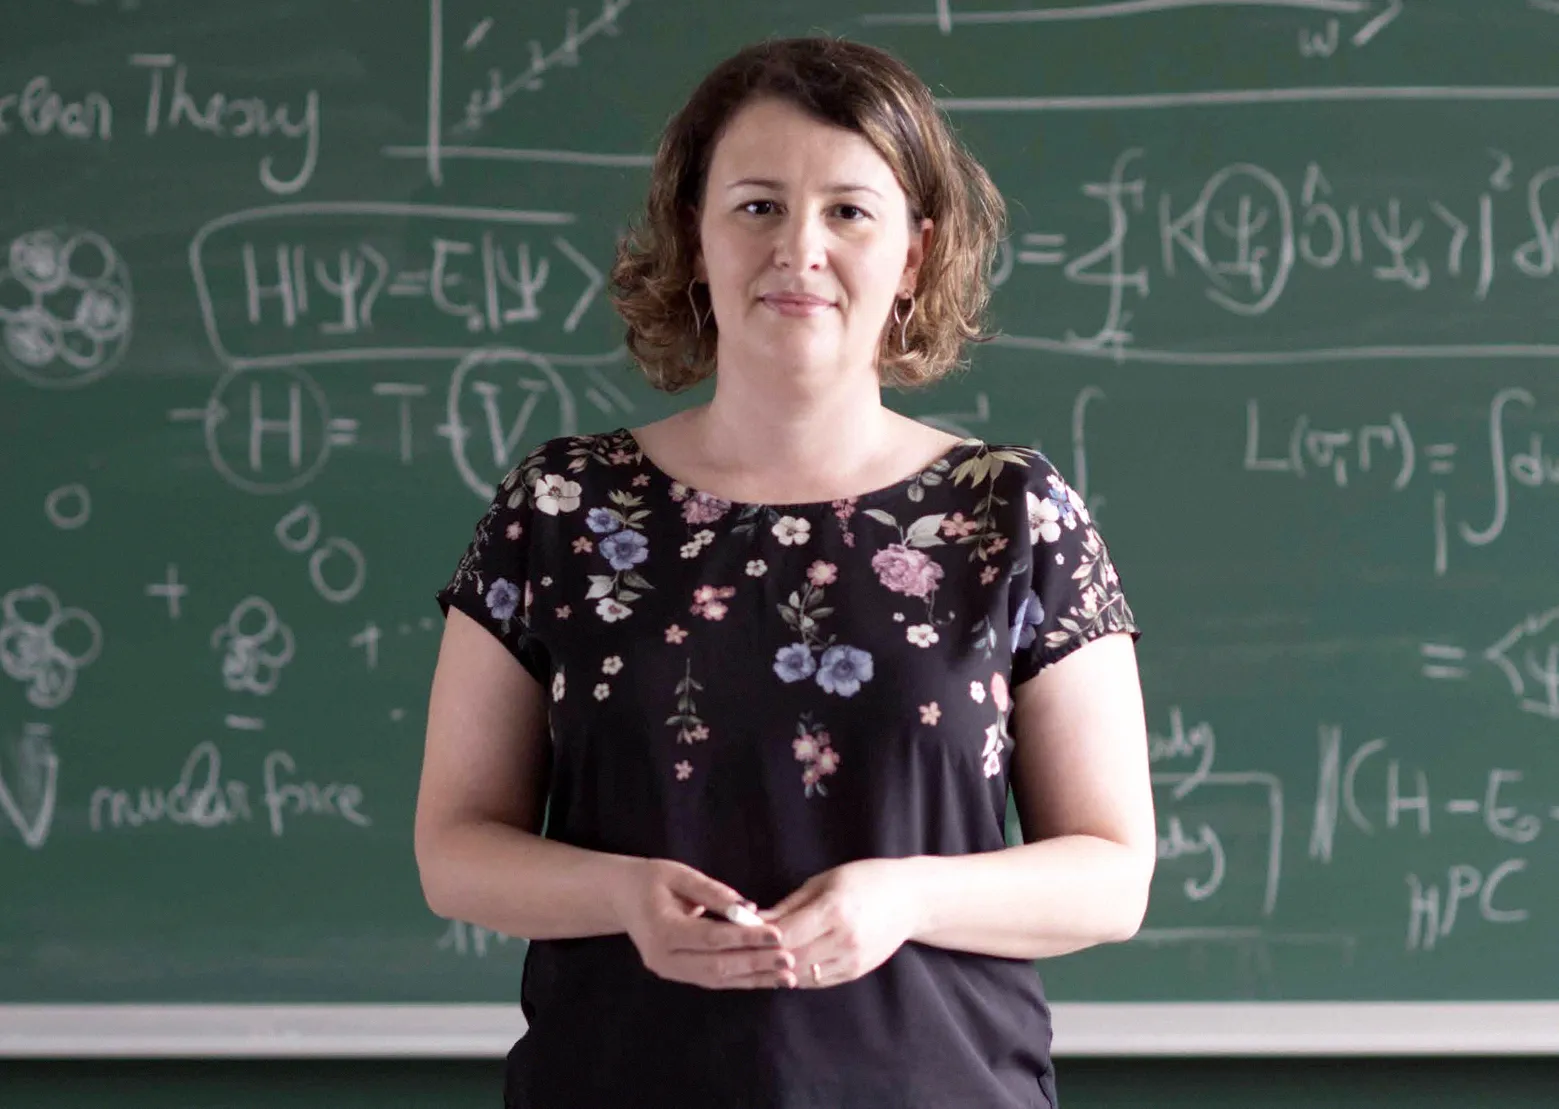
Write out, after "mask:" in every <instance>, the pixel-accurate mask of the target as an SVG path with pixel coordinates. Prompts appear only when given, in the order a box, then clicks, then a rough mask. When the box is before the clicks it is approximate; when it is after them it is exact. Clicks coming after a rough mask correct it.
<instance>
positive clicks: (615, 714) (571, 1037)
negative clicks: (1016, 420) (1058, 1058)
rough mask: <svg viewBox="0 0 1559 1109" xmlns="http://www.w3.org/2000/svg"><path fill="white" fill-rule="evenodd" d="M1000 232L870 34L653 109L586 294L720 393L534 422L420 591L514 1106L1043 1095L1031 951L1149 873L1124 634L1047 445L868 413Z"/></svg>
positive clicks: (437, 716) (426, 825) (909, 373)
mask: <svg viewBox="0 0 1559 1109" xmlns="http://www.w3.org/2000/svg"><path fill="white" fill-rule="evenodd" d="M1002 216H1003V209H1002V205H1001V201H1000V198H999V196H998V194H997V193H996V191H995V189H994V187H993V186H992V184H991V182H990V180H989V178H988V177H987V176H986V174H985V173H984V171H983V170H982V169H981V168H980V167H979V166H978V165H977V164H976V163H975V162H974V160H973V159H972V158H971V157H970V156H969V155H968V154H967V153H966V152H965V151H964V150H963V148H962V147H961V146H960V145H959V144H958V142H957V141H956V140H955V139H954V138H953V137H952V135H951V133H950V131H949V129H948V128H947V126H946V124H945V123H944V121H943V120H942V119H941V118H940V117H939V115H938V113H937V111H936V108H935V105H934V102H933V100H932V97H931V95H930V93H929V92H928V91H927V89H926V88H925V86H924V85H923V84H922V83H921V82H920V81H919V80H918V79H916V78H915V77H914V76H913V74H911V73H910V72H909V71H908V70H907V69H906V68H905V67H904V66H903V65H902V64H901V63H900V62H898V61H896V60H895V59H893V58H892V57H890V56H889V55H886V54H884V53H883V52H881V51H879V50H875V49H872V48H870V47H866V46H860V45H855V44H851V43H847V42H840V41H833V40H828V39H804V40H788V41H776V42H767V43H764V44H762V45H759V46H755V47H752V48H749V49H747V50H744V51H742V52H741V53H739V54H738V55H736V56H735V57H733V58H731V59H730V60H728V61H726V62H725V63H723V64H722V65H720V66H719V67H718V68H716V69H715V70H714V71H713V72H712V73H711V74H710V75H709V76H708V77H707V78H706V79H705V80H704V81H703V83H702V84H701V85H700V86H699V88H698V89H697V90H696V91H695V92H694V94H693V96H692V98H691V100H690V101H689V103H688V104H687V105H686V106H685V107H684V108H683V109H682V111H681V112H680V113H679V114H678V115H677V116H676V117H675V118H674V119H673V120H672V121H671V123H670V124H669V126H668V128H667V131H666V134H665V136H664V138H663V140H662V142H661V145H660V149H659V152H658V154H657V156H656V160H655V165H654V169H653V174H652V182H651V188H650V195H649V204H648V213H647V217H646V219H645V220H644V221H643V224H642V226H641V227H640V228H639V229H638V230H637V231H636V232H635V233H634V234H633V235H632V236H630V237H629V238H628V240H627V241H625V242H624V243H623V245H622V247H621V249H620V251H619V257H618V261H617V265H616V267H615V270H614V273H613V287H614V289H615V297H616V301H615V302H616V305H617V308H618V310H619V312H620V313H621V314H622V316H623V317H624V319H625V320H626V321H627V323H628V344H629V347H630V349H631V350H632V351H633V353H634V354H635V356H636V357H637V358H638V360H639V362H640V364H641V365H642V366H643V368H644V370H645V372H646V373H647V374H648V375H649V377H650V379H651V380H652V381H653V382H654V383H655V384H657V385H658V386H659V387H661V388H664V389H666V390H668V391H673V392H675V391H678V390H681V389H683V388H685V387H687V386H688V385H690V384H692V383H694V382H696V381H698V380H701V379H702V378H704V377H706V376H708V375H711V374H712V375H713V376H714V393H713V399H712V400H711V401H710V402H709V403H708V404H707V405H704V406H701V407H697V408H691V409H688V410H685V411H683V412H680V413H678V414H676V415H674V416H672V417H670V418H668V419H665V420H662V421H659V422H658V423H653V424H650V425H648V426H645V427H642V428H637V429H632V430H630V429H627V428H619V429H617V430H615V431H611V432H607V433H604V434H599V435H581V436H573V437H566V438H559V439H555V440H552V441H550V442H546V443H543V444H541V445H540V446H538V447H537V448H536V449H535V450H533V451H532V452H531V454H530V455H529V456H528V457H527V458H526V459H525V460H524V461H523V462H522V463H521V464H520V466H518V467H517V468H516V469H515V471H514V472H513V473H512V474H510V475H509V477H508V478H507V479H506V480H505V481H504V482H503V483H502V487H501V488H500V489H499V490H498V492H497V495H496V497H495V498H494V500H493V502H492V504H491V506H490V507H489V509H488V511H487V514H486V515H485V516H483V517H482V519H481V521H480V522H479V524H478V526H477V529H476V534H475V537H474V538H473V540H472V541H471V544H470V547H469V549H468V550H467V552H466V554H465V557H464V558H463V559H462V560H461V562H460V565H459V567H458V568H457V570H456V572H455V574H454V577H453V579H452V580H451V581H450V583H449V584H448V585H447V586H446V588H445V589H444V590H443V591H441V592H440V594H439V599H440V602H441V604H442V605H443V606H444V609H445V612H446V614H447V621H446V628H445V632H444V640H443V645H442V647H441V650H440V654H439V661H438V667H437V671H436V674H435V676H434V680H433V689H432V696H431V703H430V707H429V720H428V735H427V748H426V753H425V761H424V768H423V777H422V785H421V792H420V795H419V798H418V805H417V826H416V849H417V860H418V864H419V866H420V868H421V873H422V881H423V886H424V889H425V891H426V896H427V899H428V903H429V905H430V906H431V907H432V909H433V910H434V911H435V912H437V913H439V914H441V915H444V916H447V917H452V918H457V919H462V920H466V921H471V922H475V923H478V924H481V925H483V926H485V927H488V928H491V929H494V930H497V931H499V932H503V933H507V934H509V935H515V936H525V937H528V938H529V939H530V940H531V941H532V942H531V945H530V948H529V951H528V953H527V958H526V964H525V972H524V980H523V984H522V988H521V1000H522V1007H523V1010H524V1013H525V1017H526V1019H527V1021H528V1022H529V1027H528V1029H527V1031H526V1034H525V1035H524V1036H523V1038H522V1039H520V1041H519V1042H518V1043H517V1044H516V1045H515V1047H514V1050H513V1051H512V1052H511V1053H510V1056H509V1064H508V1079H507V1083H506V1103H507V1104H508V1105H510V1106H527V1107H537V1109H586V1107H596V1106H601V1107H605V1106H612V1107H614V1109H616V1107H621V1106H657V1107H658V1106H673V1105H675V1106H683V1107H696V1109H703V1107H708V1109H715V1107H719V1109H734V1107H738V1106H740V1107H774V1109H780V1107H784V1109H791V1107H801V1106H828V1107H845V1106H848V1107H850V1109H867V1107H875V1106H882V1107H889V1106H891V1107H893V1109H908V1107H922V1106H923V1107H927V1109H930V1107H935V1109H953V1107H955V1106H980V1107H981V1109H995V1107H1008V1106H1010V1107H1012V1109H1018V1107H1024V1109H1034V1107H1039V1106H1054V1104H1055V1087H1054V1079H1053V1071H1052V1067H1051V1063H1050V1058H1049V1046H1050V1022H1049V1010H1048V1008H1047V1006H1046V1003H1045V1000H1044V997H1043V994H1042V991H1041V988H1040V983H1039V979H1038V976H1037V975H1036V973H1035V971H1034V968H1033V966H1032V964H1031V960H1034V959H1037V958H1041V957H1044V956H1049V955H1058V954H1061V953H1063V952H1068V951H1074V950H1077V949H1079V948H1083V947H1086V946H1089V945H1091V944H1096V943H1100V942H1107V941H1117V940H1123V939H1126V938H1127V937H1129V936H1131V935H1132V934H1133V933H1134V932H1135V931H1136V929H1137V928H1138V926H1139V924H1140V922H1141V920H1142V916H1143V913H1144V911H1145V907H1146V901H1147V892H1148V884H1149V879H1150V876H1151V873H1152V869H1153V862H1154V853H1155V829H1154V819H1153V809H1152V796H1151V790H1150V787H1149V778H1148V766H1147V752H1146V735H1145V726H1144V723H1143V715H1142V705H1141V693H1140V689H1139V685H1138V680H1137V672H1136V665H1135V655H1134V643H1133V641H1134V639H1135V638H1136V636H1137V634H1138V633H1137V629H1136V626H1135V623H1134V621H1133V618H1132V614H1131V611H1130V609H1129V608H1128V607H1127V604H1126V600H1125V597H1124V595H1123V594H1122V592H1121V589H1120V583H1119V579H1118V577H1117V575H1116V573H1115V570H1114V568H1113V566H1112V564H1111V562H1110V558H1109V554H1108V552H1107V549H1106V548H1105V546H1104V544H1103V542H1102V541H1101V540H1100V538H1099V536H1098V533H1097V531H1096V530H1095V529H1094V527H1093V525H1092V522H1091V520H1090V518H1089V515H1088V512H1087V510H1086V508H1085V507H1084V505H1083V504H1082V502H1081V501H1080V499H1079V498H1078V497H1077V495H1076V494H1075V493H1073V492H1072V491H1071V490H1070V489H1069V488H1068V487H1067V485H1066V483H1065V482H1064V480H1063V479H1062V478H1061V476H1060V475H1059V474H1057V472H1056V471H1055V469H1054V468H1053V467H1052V466H1051V465H1050V464H1049V462H1047V461H1046V460H1045V458H1044V457H1043V456H1041V455H1039V454H1037V453H1035V452H1033V451H1030V450H1026V449H1022V448H1017V447H997V446H991V445H988V444H985V443H983V442H980V441H979V440H976V439H957V438H956V437H953V436H949V435H946V434H944V433H942V432H940V431H938V430H936V429H933V428H930V427H928V426H925V425H922V424H919V423H917V422H915V421H912V420H909V419H906V418H904V417H901V416H898V415H896V414H894V413H893V412H891V411H890V410H888V409H887V408H885V407H884V406H883V405H882V403H881V389H882V386H883V385H884V384H893V385H900V386H903V385H915V384H920V383H925V382H929V381H932V380H935V379H936V378H938V377H939V376H941V375H942V374H944V373H946V372H947V371H949V370H950V369H951V368H952V367H953V366H954V365H955V364H956V361H957V358H958V355H959V353H960V350H961V347H962V345H963V343H964V341H965V340H967V339H970V338H974V337H976V336H977V335H978V331H979V317H980V315H981V312H982V310H983V308H984V305H985V303H986V300H987V297H988V289H987V284H986V274H987V273H988V271H989V264H990V261H991V259H992V256H993V251H994V248H995V245H996V242H997V239H998V236H999V234H1000V232H1001V220H1002ZM1009 784H1010V785H1011V787H1012V788H1013V790H1014V795H1015V798H1016V803H1017V806H1018V811H1019V815H1020V817H1021V820H1022V825H1023V829H1024V838H1025V840H1026V841H1027V842H1025V843H1024V844H1022V845H1020V846H1013V847H1007V846H1006V845H1005V842H1004V838H1003V820H1004V816H1005V806H1006V796H1007V790H1008V786H1009ZM544 810H545V815H546V819H547V826H546V834H545V837H544V838H543V837H542V836H541V835H540V834H539V833H540V832H541V829H542V818H543V813H544ZM739 904H745V906H746V908H747V910H748V912H747V913H746V914H743V913H742V912H741V911H740V910H738V909H736V908H734V907H735V906H737V905H739ZM760 907H763V908H762V909H761V911H760V912H758V913H756V914H753V913H752V912H751V910H754V909H759V908H760ZM728 912H729V913H731V914H732V915H733V916H734V917H735V918H737V919H739V920H744V921H745V923H735V922H728V920H727V913H728Z"/></svg>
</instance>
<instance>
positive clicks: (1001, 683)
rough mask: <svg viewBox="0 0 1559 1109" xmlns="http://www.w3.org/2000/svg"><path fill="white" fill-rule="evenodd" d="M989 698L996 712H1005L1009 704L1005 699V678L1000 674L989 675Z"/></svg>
mask: <svg viewBox="0 0 1559 1109" xmlns="http://www.w3.org/2000/svg"><path fill="white" fill-rule="evenodd" d="M991 700H992V701H993V702H994V703H995V705H996V711H998V712H1006V711H1007V709H1008V707H1009V705H1010V702H1009V701H1008V700H1007V679H1006V678H1004V677H1002V676H1001V675H1000V674H992V675H991Z"/></svg>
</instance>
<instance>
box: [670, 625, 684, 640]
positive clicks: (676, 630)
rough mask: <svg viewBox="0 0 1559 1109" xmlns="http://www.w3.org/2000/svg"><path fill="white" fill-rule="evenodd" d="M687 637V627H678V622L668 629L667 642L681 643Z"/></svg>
mask: <svg viewBox="0 0 1559 1109" xmlns="http://www.w3.org/2000/svg"><path fill="white" fill-rule="evenodd" d="M686 638H687V629H686V628H682V627H678V626H677V625H676V624H673V625H671V627H669V628H667V629H666V642H667V643H673V644H680V643H681V642H682V641H683V640H684V639H686Z"/></svg>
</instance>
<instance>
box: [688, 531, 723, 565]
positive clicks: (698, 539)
mask: <svg viewBox="0 0 1559 1109" xmlns="http://www.w3.org/2000/svg"><path fill="white" fill-rule="evenodd" d="M714 541H715V533H714V532H712V531H710V530H709V529H708V528H704V529H703V530H701V531H699V532H698V533H697V534H696V535H694V536H693V538H692V539H690V540H688V541H687V542H686V543H684V544H682V557H683V558H697V557H698V552H699V551H702V550H703V549H704V548H705V547H707V546H709V544H711V543H713V542H714Z"/></svg>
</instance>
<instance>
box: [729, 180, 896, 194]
mask: <svg viewBox="0 0 1559 1109" xmlns="http://www.w3.org/2000/svg"><path fill="white" fill-rule="evenodd" d="M743 185H756V186H757V187H758V188H760V189H773V190H774V191H775V192H784V190H785V186H784V184H783V183H781V182H779V181H775V180H773V179H772V178H768V177H743V178H741V179H740V180H738V181H732V182H731V183H730V184H728V185H727V186H726V188H727V189H739V188H741V187H742V186H743ZM823 191H824V192H830V193H871V194H872V195H873V196H875V197H881V196H882V194H881V193H880V192H878V191H877V190H876V189H874V188H872V187H871V186H870V185H857V184H854V183H852V182H847V181H838V182H832V183H830V184H827V185H824V186H823Z"/></svg>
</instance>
